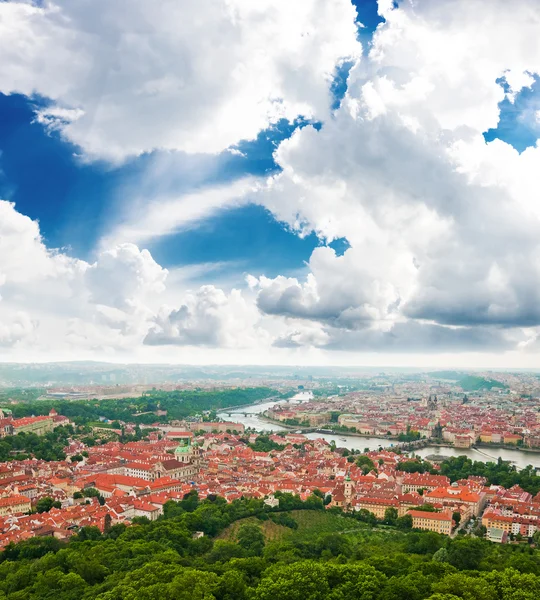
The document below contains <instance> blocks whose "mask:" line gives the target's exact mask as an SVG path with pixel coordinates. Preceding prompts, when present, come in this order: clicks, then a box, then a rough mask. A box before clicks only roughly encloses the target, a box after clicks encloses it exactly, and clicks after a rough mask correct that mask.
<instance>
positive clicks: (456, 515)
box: [452, 510, 461, 527]
mask: <svg viewBox="0 0 540 600" xmlns="http://www.w3.org/2000/svg"><path fill="white" fill-rule="evenodd" d="M452 519H453V520H454V521H455V523H456V527H457V526H458V525H459V524H460V522H461V513H460V512H459V511H457V510H456V512H453V513H452Z"/></svg>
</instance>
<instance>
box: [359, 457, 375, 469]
mask: <svg viewBox="0 0 540 600" xmlns="http://www.w3.org/2000/svg"><path fill="white" fill-rule="evenodd" d="M356 464H357V465H358V466H359V467H360V468H363V467H366V469H367V471H368V472H369V471H371V470H372V469H374V468H375V463H374V462H373V461H372V460H371V458H369V456H365V455H363V454H362V455H361V456H359V457H357V459H356Z"/></svg>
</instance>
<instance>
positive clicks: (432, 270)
mask: <svg viewBox="0 0 540 600" xmlns="http://www.w3.org/2000/svg"><path fill="white" fill-rule="evenodd" d="M97 6H98V8H96V5H95V4H94V5H92V6H90V4H88V3H84V2H83V3H73V2H69V1H68V0H54V1H47V2H30V1H10V0H8V1H7V2H2V3H0V53H1V55H2V56H3V57H4V59H3V60H2V62H1V64H0V362H23V363H24V362H39V363H42V362H55V361H69V360H97V361H106V362H111V363H118V364H126V363H147V364H158V363H159V364H184V365H189V364H192V365H250V364H251V365H260V366H265V365H276V366H277V365H299V366H313V367H316V366H323V365H328V366H335V367H340V366H343V367H347V366H365V367H373V368H374V367H381V368H384V367H403V368H405V367H416V368H421V369H422V368H423V369H429V368H441V367H442V368H444V367H448V368H465V369H474V368H477V369H490V368H493V369H496V368H497V369H517V368H528V369H535V368H537V366H538V365H539V364H540V362H539V358H540V337H539V336H540V308H539V307H540V285H539V284H540V241H539V240H540V236H538V231H539V229H540V208H539V206H538V202H536V201H535V193H534V190H535V189H536V188H537V187H538V185H539V184H540V180H539V177H540V175H539V174H540V146H539V145H538V138H539V137H540V84H539V78H540V51H539V49H538V44H537V26H536V25H535V23H536V21H535V19H534V18H531V17H532V16H535V15H536V16H537V17H538V19H540V5H539V4H538V2H536V1H535V0H520V1H519V2H516V3H511V5H510V3H508V2H504V1H503V0H496V1H494V2H491V3H489V4H486V3H485V2H482V1H481V0H440V1H438V2H436V3H433V2H429V1H428V0H418V1H415V2H412V1H410V0H401V1H399V2H392V1H391V0H379V1H378V2H377V1H375V0H354V1H351V0H326V1H325V2H320V1H319V0H297V1H296V2H294V3H291V2H287V1H286V0H277V1H276V0H263V1H260V2H257V3H256V4H254V3H252V2H249V1H246V0H227V1H225V0H203V1H202V2H201V0H186V1H185V2H182V3H177V2H175V1H173V0H163V1H162V2H160V3H159V6H158V7H155V6H154V7H152V8H150V7H149V5H148V3H146V2H143V1H142V0H131V1H130V3H129V10H126V6H127V4H126V3H124V2H123V1H118V2H107V1H105V0H99V1H98V3H97ZM518 42H519V43H518Z"/></svg>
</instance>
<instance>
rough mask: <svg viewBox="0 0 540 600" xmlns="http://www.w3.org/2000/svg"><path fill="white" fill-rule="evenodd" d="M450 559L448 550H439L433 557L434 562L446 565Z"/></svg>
mask: <svg viewBox="0 0 540 600" xmlns="http://www.w3.org/2000/svg"><path fill="white" fill-rule="evenodd" d="M448 557H449V555H448V550H447V549H446V548H439V549H438V550H437V552H435V554H434V555H433V560H435V561H437V562H443V563H446V562H448Z"/></svg>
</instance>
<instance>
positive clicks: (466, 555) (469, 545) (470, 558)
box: [448, 538, 487, 570]
mask: <svg viewBox="0 0 540 600" xmlns="http://www.w3.org/2000/svg"><path fill="white" fill-rule="evenodd" d="M486 544H487V542H484V541H483V540H481V539H478V538H459V539H455V540H452V542H451V543H450V545H449V547H448V562H449V563H450V564H451V565H454V567H456V568H457V569H460V570H474V569H477V568H478V566H479V565H480V563H481V562H482V559H483V558H484V556H485V554H486V549H487V546H486Z"/></svg>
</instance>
